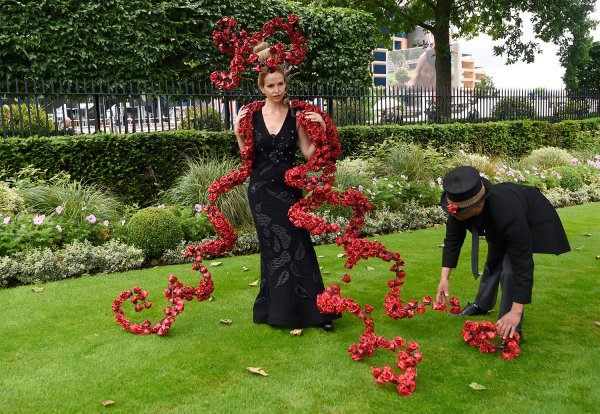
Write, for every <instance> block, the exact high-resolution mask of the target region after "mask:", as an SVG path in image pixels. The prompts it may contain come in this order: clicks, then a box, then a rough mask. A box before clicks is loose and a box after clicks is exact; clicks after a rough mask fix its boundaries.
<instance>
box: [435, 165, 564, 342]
mask: <svg viewBox="0 0 600 414" xmlns="http://www.w3.org/2000/svg"><path fill="white" fill-rule="evenodd" d="M443 185H444V193H443V194H442V199H441V206H442V208H443V209H444V211H446V212H447V213H448V214H449V216H448V219H447V221H446V238H445V239H444V251H443V255H442V270H441V276H440V283H439V285H438V288H437V294H436V300H437V301H438V302H443V301H445V300H446V299H447V298H448V296H449V292H448V289H449V285H450V273H451V272H452V269H453V268H455V267H456V264H457V263H458V256H459V254H460V249H461V247H462V245H463V242H464V240H465V236H466V232H467V230H470V231H471V232H472V234H473V249H472V250H473V255H472V258H471V259H472V261H471V264H472V270H473V275H474V276H475V278H477V277H478V276H479V272H478V270H477V250H478V244H479V235H485V239H486V241H487V243H488V255H487V259H486V263H485V267H484V270H483V275H482V277H481V282H480V285H479V291H478V293H477V296H476V297H475V302H474V303H472V304H469V305H468V306H467V307H465V308H464V309H463V311H462V312H461V313H460V315H461V316H469V315H478V314H484V313H487V312H489V311H490V310H492V308H493V307H494V305H495V304H496V296H497V293H498V286H499V285H500V284H501V285H502V299H501V302H500V310H499V313H498V322H497V323H496V326H497V328H498V332H499V334H500V336H501V337H502V338H503V339H506V338H508V337H510V338H512V337H513V335H514V333H515V332H518V333H519V335H521V322H522V320H523V308H524V305H526V304H528V303H531V290H532V287H533V253H553V254H560V253H564V252H568V251H569V250H570V246H569V242H568V240H567V236H566V234H565V231H564V229H563V226H562V223H561V221H560V218H559V217H558V214H557V213H556V210H555V209H554V207H552V205H551V204H550V202H549V201H548V200H547V199H546V198H545V197H544V196H543V195H542V193H540V191H539V190H538V189H537V188H534V187H530V186H526V185H518V184H513V183H500V184H494V185H492V184H491V183H490V182H489V181H488V180H487V179H485V178H483V177H481V176H480V174H479V172H478V171H477V170H476V169H475V168H473V167H468V166H465V167H458V168H456V169H454V170H452V171H450V172H449V173H448V174H447V175H446V177H445V178H444V182H443ZM521 337H522V336H521Z"/></svg>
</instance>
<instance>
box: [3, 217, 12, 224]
mask: <svg viewBox="0 0 600 414" xmlns="http://www.w3.org/2000/svg"><path fill="white" fill-rule="evenodd" d="M2 222H3V223H4V224H8V223H10V216H6V217H4V220H2Z"/></svg>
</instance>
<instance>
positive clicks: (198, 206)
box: [194, 204, 202, 213]
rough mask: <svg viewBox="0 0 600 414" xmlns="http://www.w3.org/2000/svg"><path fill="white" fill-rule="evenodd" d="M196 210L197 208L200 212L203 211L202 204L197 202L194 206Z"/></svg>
mask: <svg viewBox="0 0 600 414" xmlns="http://www.w3.org/2000/svg"><path fill="white" fill-rule="evenodd" d="M194 210H196V211H197V212H198V213H199V212H201V211H202V204H196V205H195V206H194Z"/></svg>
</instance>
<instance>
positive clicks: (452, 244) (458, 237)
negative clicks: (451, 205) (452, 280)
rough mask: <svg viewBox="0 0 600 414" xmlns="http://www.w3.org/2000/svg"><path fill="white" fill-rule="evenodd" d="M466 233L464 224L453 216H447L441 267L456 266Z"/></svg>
mask: <svg viewBox="0 0 600 414" xmlns="http://www.w3.org/2000/svg"><path fill="white" fill-rule="evenodd" d="M466 234H467V228H466V226H465V225H464V224H462V223H461V222H460V221H458V220H457V219H455V218H454V217H452V216H448V219H447V220H446V238H445V239H444V251H443V253H442V267H450V268H452V269H454V268H455V267H456V265H457V264H458V257H459V255H460V249H461V248H462V245H463V243H464V241H465V236H466Z"/></svg>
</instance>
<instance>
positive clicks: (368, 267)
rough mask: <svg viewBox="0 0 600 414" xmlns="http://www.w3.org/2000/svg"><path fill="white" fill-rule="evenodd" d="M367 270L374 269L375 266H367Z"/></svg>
mask: <svg viewBox="0 0 600 414" xmlns="http://www.w3.org/2000/svg"><path fill="white" fill-rule="evenodd" d="M367 270H375V268H374V267H371V266H367Z"/></svg>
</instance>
